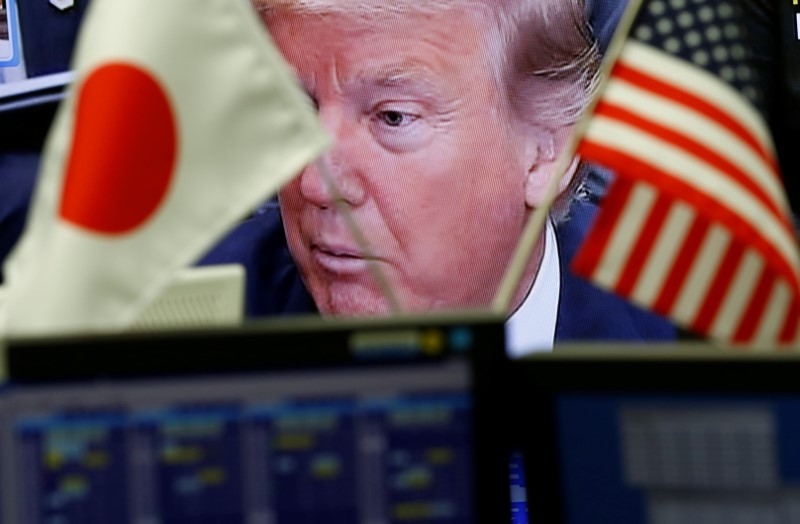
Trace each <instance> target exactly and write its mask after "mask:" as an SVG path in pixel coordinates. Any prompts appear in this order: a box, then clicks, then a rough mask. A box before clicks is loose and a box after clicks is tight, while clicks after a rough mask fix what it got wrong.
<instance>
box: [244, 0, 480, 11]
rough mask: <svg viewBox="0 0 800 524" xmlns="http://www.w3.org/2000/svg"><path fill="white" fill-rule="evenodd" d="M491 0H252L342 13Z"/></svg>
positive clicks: (260, 5)
mask: <svg viewBox="0 0 800 524" xmlns="http://www.w3.org/2000/svg"><path fill="white" fill-rule="evenodd" d="M486 1H491V0H391V1H387V0H253V5H255V7H256V8H257V9H259V10H267V11H269V10H276V11H280V10H289V11H298V12H312V13H314V12H343V13H359V12H363V13H374V14H379V13H403V12H408V11H439V10H446V9H452V8H453V7H459V6H475V5H480V4H484V3H485V2H486Z"/></svg>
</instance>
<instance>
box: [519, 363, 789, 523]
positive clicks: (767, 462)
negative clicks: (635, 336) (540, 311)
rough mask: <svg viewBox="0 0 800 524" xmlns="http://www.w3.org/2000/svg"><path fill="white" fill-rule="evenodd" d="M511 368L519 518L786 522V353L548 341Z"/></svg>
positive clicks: (570, 521) (550, 519) (604, 520)
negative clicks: (584, 346)
mask: <svg viewBox="0 0 800 524" xmlns="http://www.w3.org/2000/svg"><path fill="white" fill-rule="evenodd" d="M516 364H517V365H515V366H514V368H512V369H513V371H514V376H515V377H516V378H515V379H514V381H513V382H514V383H515V384H517V385H518V386H519V388H518V392H517V395H518V396H519V398H524V399H525V402H526V405H527V406H528V410H529V412H530V413H535V415H532V416H531V417H529V418H527V419H521V420H520V424H521V426H520V428H521V430H522V431H521V432H520V437H521V439H522V441H521V442H520V445H521V446H522V448H523V449H524V453H525V472H526V476H527V478H526V487H527V494H528V503H529V514H530V518H531V521H532V522H543V523H565V524H586V523H591V524H595V523H598V522H614V523H617V522H624V523H626V524H679V523H681V524H685V523H689V524H694V523H698V524H700V523H702V524H711V523H733V522H735V523H739V524H764V523H794V522H798V521H799V520H798V518H800V445H799V444H798V442H800V382H798V380H797V377H798V374H799V373H800V356H798V355H790V354H784V355H764V354H762V355H757V354H756V355H754V354H743V353H736V352H730V351H725V352H723V350H712V349H703V348H689V349H687V350H686V351H678V350H676V349H674V348H672V349H661V350H660V349H657V348H639V349H638V350H630V351H619V350H617V351H610V352H607V351H604V350H602V349H599V348H593V349H592V350H589V351H578V352H569V351H564V352H556V353H555V354H552V355H541V356H535V357H533V358H531V359H529V360H524V361H520V362H517V363H516Z"/></svg>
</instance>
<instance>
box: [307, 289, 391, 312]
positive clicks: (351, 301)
mask: <svg viewBox="0 0 800 524" xmlns="http://www.w3.org/2000/svg"><path fill="white" fill-rule="evenodd" d="M314 301H315V302H316V304H317V309H318V310H319V312H320V313H322V314H323V315H325V316H338V317H387V316H391V315H393V314H394V313H395V312H394V311H392V307H391V306H390V304H389V301H388V300H387V299H386V298H385V297H383V296H375V295H374V294H372V293H370V294H365V293H357V294H350V293H329V294H326V295H325V296H324V297H320V298H317V297H316V296H314Z"/></svg>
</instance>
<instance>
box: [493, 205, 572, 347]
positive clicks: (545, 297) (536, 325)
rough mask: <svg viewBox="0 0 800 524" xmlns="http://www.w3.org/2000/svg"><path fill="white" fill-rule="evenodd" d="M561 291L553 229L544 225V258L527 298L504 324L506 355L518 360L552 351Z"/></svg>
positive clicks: (550, 225) (551, 226)
mask: <svg viewBox="0 0 800 524" xmlns="http://www.w3.org/2000/svg"><path fill="white" fill-rule="evenodd" d="M560 291H561V266H560V264H559V258H558V246H557V244H556V235H555V230H554V228H553V225H552V224H551V223H550V221H549V220H548V221H547V225H546V226H545V234H544V254H543V255H542V263H541V264H540V265H539V272H538V273H537V274H536V279H535V280H534V281H533V286H531V289H530V291H529V292H528V295H527V296H526V297H525V300H524V301H523V302H522V305H521V306H520V307H519V309H517V310H516V311H515V312H514V314H513V315H511V318H509V319H508V321H506V352H507V353H508V356H510V357H511V358H520V357H522V356H524V355H527V354H530V353H534V352H537V351H550V350H552V349H553V339H554V338H555V333H556V316H557V315H558V298H559V294H560Z"/></svg>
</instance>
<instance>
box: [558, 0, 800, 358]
mask: <svg viewBox="0 0 800 524" xmlns="http://www.w3.org/2000/svg"><path fill="white" fill-rule="evenodd" d="M673 5H677V4H670V3H667V2H662V1H658V0H654V1H646V2H644V3H643V4H642V6H641V9H640V10H639V12H638V14H637V15H636V20H635V22H634V23H633V26H632V29H631V31H630V34H629V36H628V39H627V40H626V41H625V42H624V45H623V47H622V51H621V53H620V55H619V58H618V60H617V62H616V64H615V65H614V68H613V69H612V72H611V76H610V79H609V81H608V84H607V87H606V89H605V90H604V91H603V93H602V96H601V98H600V102H599V104H598V106H597V108H596V111H595V114H594V116H593V118H592V120H591V122H590V124H589V126H588V131H587V132H586V135H585V136H584V138H583V142H582V143H581V146H580V149H579V151H580V153H581V154H582V155H583V156H585V157H586V158H588V159H590V160H593V161H597V162H599V163H601V164H604V165H606V166H609V167H611V168H613V169H615V170H616V172H617V174H618V175H619V178H618V179H617V181H616V182H615V183H614V185H613V186H612V187H611V189H610V191H609V194H608V196H607V197H606V199H605V201H604V205H603V209H602V211H601V214H600V216H599V217H598V220H597V222H596V224H595V228H594V230H593V231H592V232H590V234H589V236H588V237H587V238H588V240H587V242H586V243H585V244H584V246H583V247H582V249H581V251H580V252H579V254H578V255H577V256H576V258H575V261H574V264H573V269H574V270H575V271H576V272H577V273H579V274H581V275H585V276H587V277H588V278H590V279H591V280H593V281H594V282H595V283H596V284H598V285H599V286H600V287H603V288H606V289H610V290H612V291H614V292H616V293H618V294H620V295H622V296H624V297H626V298H628V299H630V300H632V301H633V302H635V303H637V304H639V305H641V306H643V307H645V308H648V309H652V310H653V311H655V312H657V313H660V314H662V315H665V316H667V317H669V318H671V319H672V320H674V321H675V322H677V323H678V324H680V325H683V326H685V327H687V328H688V329H690V330H692V331H694V332H696V333H698V334H701V335H703V336H708V337H711V338H714V339H717V340H721V341H725V342H733V343H737V344H742V343H744V344H779V345H794V346H796V345H798V344H800V334H799V333H798V330H799V329H800V322H798V321H799V320H800V262H798V246H797V238H796V236H795V233H794V228H793V224H792V218H791V211H790V209H789V205H788V202H787V199H786V195H785V192H784V188H783V185H782V182H781V178H780V174H779V172H778V166H777V161H776V158H775V152H774V147H773V144H772V138H771V136H770V133H769V130H768V128H767V126H766V124H765V122H764V116H763V110H762V106H763V102H764V100H763V91H762V89H761V85H760V82H759V78H758V75H757V73H756V70H755V69H754V68H752V67H751V66H750V64H749V60H750V58H751V52H750V49H749V42H748V38H747V32H746V29H745V27H744V24H743V19H742V16H741V15H742V12H741V5H740V4H739V3H737V2H736V1H731V0H722V1H720V2H714V3H704V4H697V3H691V4H689V3H686V4H685V5H684V6H683V7H680V8H678V7H673ZM635 7H636V6H635V5H634V6H632V8H635ZM618 43H619V42H618ZM612 46H613V44H612ZM612 55H613V53H612Z"/></svg>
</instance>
